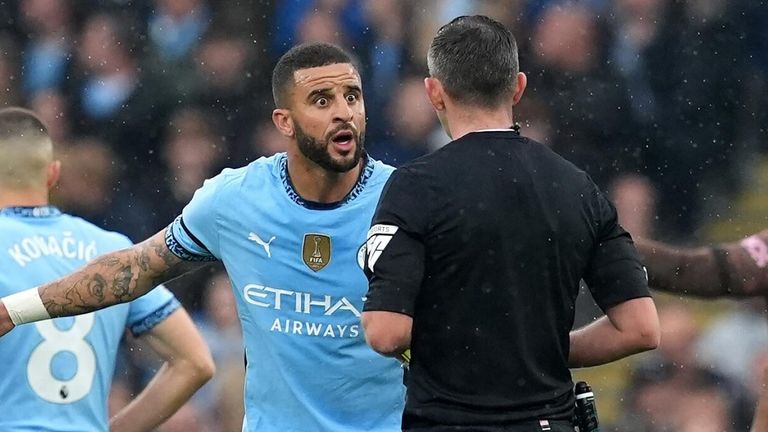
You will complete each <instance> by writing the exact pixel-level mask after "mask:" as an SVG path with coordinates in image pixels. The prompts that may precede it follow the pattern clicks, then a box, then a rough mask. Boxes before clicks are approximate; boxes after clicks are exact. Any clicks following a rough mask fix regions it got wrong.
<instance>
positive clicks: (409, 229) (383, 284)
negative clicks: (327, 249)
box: [364, 168, 429, 316]
mask: <svg viewBox="0 0 768 432" xmlns="http://www.w3.org/2000/svg"><path fill="white" fill-rule="evenodd" d="M423 189H424V188H423V185H422V184H421V182H420V179H418V178H417V176H416V175H414V174H413V173H412V172H411V171H408V170H407V169H402V168H401V169H398V170H396V171H395V172H394V173H393V174H392V176H391V177H390V178H389V180H388V182H387V184H386V185H385V186H384V190H383V192H382V195H381V197H380V199H379V205H378V207H377V209H376V212H375V214H374V216H373V221H372V226H371V229H370V230H369V231H368V236H367V239H366V243H365V249H366V254H365V264H364V270H365V273H366V276H367V277H368V294H367V296H366V300H365V305H364V310H365V311H389V312H398V313H402V314H406V315H410V316H413V313H414V305H415V302H416V297H417V295H418V293H419V289H420V287H421V281H422V278H423V275H424V238H425V235H426V234H427V227H428V222H427V221H428V220H429V219H428V218H429V212H428V210H427V209H426V208H425V204H424V203H425V202H428V199H427V197H426V196H425V195H424V192H423Z"/></svg>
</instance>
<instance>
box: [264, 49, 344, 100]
mask: <svg viewBox="0 0 768 432" xmlns="http://www.w3.org/2000/svg"><path fill="white" fill-rule="evenodd" d="M337 63H349V64H352V65H353V66H355V64H354V62H353V61H352V57H351V56H350V55H349V54H348V53H347V52H346V51H344V50H343V49H341V48H340V47H338V46H336V45H333V44H329V43H325V42H310V43H304V44H301V45H297V46H295V47H293V48H291V49H290V50H289V51H288V52H287V53H285V54H283V56H282V57H280V60H278V61H277V64H276V65H275V69H274V70H272V97H273V98H274V99H275V106H277V107H278V108H280V107H282V106H285V104H286V100H285V96H286V92H287V90H288V88H289V86H290V85H293V84H294V78H293V73H294V72H296V71H297V70H301V69H309V68H313V67H320V66H328V65H332V64H337Z"/></svg>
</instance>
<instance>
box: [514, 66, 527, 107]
mask: <svg viewBox="0 0 768 432" xmlns="http://www.w3.org/2000/svg"><path fill="white" fill-rule="evenodd" d="M527 85H528V77H527V76H525V74H524V73H522V72H518V73H517V77H516V80H515V93H514V94H513V95H512V106H515V105H517V103H518V102H520V99H522V97H523V93H524V92H525V87H526V86H527Z"/></svg>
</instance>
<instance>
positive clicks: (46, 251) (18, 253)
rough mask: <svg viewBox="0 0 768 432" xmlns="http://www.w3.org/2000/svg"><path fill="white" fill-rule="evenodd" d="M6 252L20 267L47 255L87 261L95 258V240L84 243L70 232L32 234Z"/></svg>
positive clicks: (96, 253)
mask: <svg viewBox="0 0 768 432" xmlns="http://www.w3.org/2000/svg"><path fill="white" fill-rule="evenodd" d="M8 254H9V255H10V256H11V258H13V260H14V261H16V263H17V264H18V265H19V266H21V267H26V265H27V264H29V263H30V262H32V261H34V260H36V259H38V258H42V257H48V256H58V257H62V258H69V259H77V260H80V261H83V262H87V261H90V260H92V259H93V258H96V256H97V255H98V252H97V251H96V242H95V241H93V240H91V241H90V242H88V243H86V242H84V241H82V240H78V239H76V238H74V237H72V233H70V232H64V233H62V236H60V237H56V236H47V237H42V236H33V237H26V238H24V239H23V240H21V241H20V242H18V243H15V244H14V245H13V246H11V247H10V248H9V249H8Z"/></svg>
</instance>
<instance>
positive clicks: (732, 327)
mask: <svg viewBox="0 0 768 432" xmlns="http://www.w3.org/2000/svg"><path fill="white" fill-rule="evenodd" d="M739 306H740V307H738V308H735V309H733V310H731V311H729V312H727V313H726V314H724V315H723V316H720V317H718V318H717V319H716V320H715V321H714V322H712V323H711V324H710V325H709V326H708V327H707V328H706V329H705V330H704V331H703V333H702V335H701V337H700V339H699V341H698V343H697V347H696V348H697V354H698V358H699V361H700V363H701V364H702V365H703V366H705V367H708V368H711V369H712V370H713V371H715V372H716V373H718V374H720V375H723V376H726V377H728V378H730V379H732V380H734V381H736V382H738V383H740V385H742V386H743V387H744V388H751V389H753V390H759V389H757V388H754V386H755V384H756V383H758V384H759V383H761V382H762V379H761V376H762V373H763V372H762V370H761V369H760V368H759V367H758V365H759V364H761V361H762V358H763V357H764V356H765V355H766V354H768V328H767V327H766V325H765V318H766V317H765V300H764V299H762V298H760V299H758V298H755V299H752V300H746V301H742V302H740V304H739ZM757 395H758V393H753V394H752V396H753V397H756V396H757Z"/></svg>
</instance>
